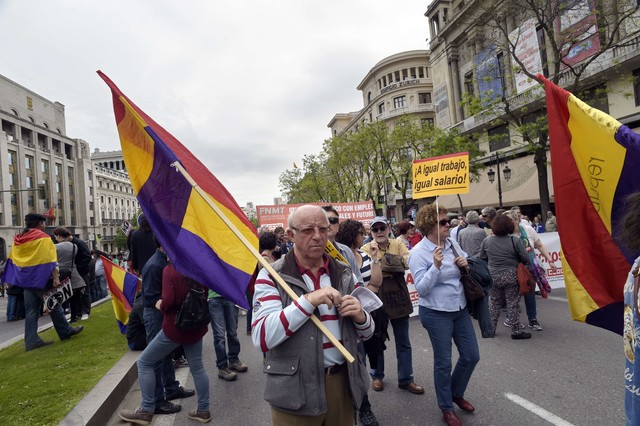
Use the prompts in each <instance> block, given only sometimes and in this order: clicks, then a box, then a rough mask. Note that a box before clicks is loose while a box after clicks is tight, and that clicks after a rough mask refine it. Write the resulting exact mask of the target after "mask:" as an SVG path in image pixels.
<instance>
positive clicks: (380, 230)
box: [371, 226, 387, 232]
mask: <svg viewBox="0 0 640 426" xmlns="http://www.w3.org/2000/svg"><path fill="white" fill-rule="evenodd" d="M386 230H387V227H386V226H381V227H378V228H371V232H384V231H386Z"/></svg>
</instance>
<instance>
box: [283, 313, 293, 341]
mask: <svg viewBox="0 0 640 426" xmlns="http://www.w3.org/2000/svg"><path fill="white" fill-rule="evenodd" d="M280 322H281V323H282V327H284V333H285V334H286V335H287V336H289V337H291V336H292V335H293V331H291V330H289V320H288V319H287V316H286V315H285V314H284V311H280Z"/></svg>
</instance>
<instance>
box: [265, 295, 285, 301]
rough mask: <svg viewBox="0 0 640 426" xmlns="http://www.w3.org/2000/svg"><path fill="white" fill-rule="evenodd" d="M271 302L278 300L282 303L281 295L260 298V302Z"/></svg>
mask: <svg viewBox="0 0 640 426" xmlns="http://www.w3.org/2000/svg"><path fill="white" fill-rule="evenodd" d="M269 300H277V301H282V299H280V295H274V296H264V297H261V298H260V302H267V301H269Z"/></svg>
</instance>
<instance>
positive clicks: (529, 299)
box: [522, 291, 538, 322]
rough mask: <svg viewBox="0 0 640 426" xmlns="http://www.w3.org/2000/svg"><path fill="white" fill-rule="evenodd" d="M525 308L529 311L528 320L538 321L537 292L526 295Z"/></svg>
mask: <svg viewBox="0 0 640 426" xmlns="http://www.w3.org/2000/svg"><path fill="white" fill-rule="evenodd" d="M522 297H524V307H525V308H526V309H527V318H529V322H531V321H533V320H537V319H538V312H537V310H536V292H535V291H532V292H530V293H526V294H524V295H523V296H522Z"/></svg>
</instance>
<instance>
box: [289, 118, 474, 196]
mask: <svg viewBox="0 0 640 426" xmlns="http://www.w3.org/2000/svg"><path fill="white" fill-rule="evenodd" d="M462 151H468V152H469V155H470V159H474V158H477V157H479V156H481V155H482V154H483V153H482V152H481V151H480V150H479V149H478V144H477V142H475V141H473V140H472V139H470V138H469V137H467V136H463V135H460V134H459V133H458V132H455V131H445V130H442V129H439V128H437V127H434V126H429V125H424V126H423V125H421V124H420V122H419V120H418V119H417V118H416V117H415V116H413V115H404V116H402V117H400V118H399V119H398V121H396V122H395V125H394V127H393V128H392V129H390V128H389V126H387V125H386V124H385V123H383V122H380V121H376V122H373V123H366V124H363V125H362V126H360V129H359V131H358V132H355V133H352V134H347V135H341V136H336V137H334V138H331V139H327V140H325V142H324V144H323V147H322V153H321V154H319V155H317V156H305V161H304V168H303V170H301V169H296V168H294V169H289V170H286V171H285V172H283V173H282V174H281V175H280V188H281V190H282V192H283V195H285V196H286V197H287V199H288V202H289V203H304V202H315V201H325V202H349V201H362V200H366V199H374V200H375V199H376V198H377V197H378V196H379V195H383V194H386V193H387V191H388V190H390V189H391V187H392V188H395V190H397V191H399V192H400V193H401V194H402V197H403V198H404V199H405V200H407V193H408V191H409V190H410V189H411V187H412V183H413V179H412V172H411V167H412V161H413V160H414V159H418V158H428V157H434V156H438V155H444V154H450V153H455V152H462ZM311 160H313V161H311ZM471 174H472V177H474V176H476V177H477V174H478V171H477V166H474V165H473V164H472V170H471Z"/></svg>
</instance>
